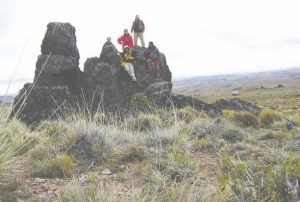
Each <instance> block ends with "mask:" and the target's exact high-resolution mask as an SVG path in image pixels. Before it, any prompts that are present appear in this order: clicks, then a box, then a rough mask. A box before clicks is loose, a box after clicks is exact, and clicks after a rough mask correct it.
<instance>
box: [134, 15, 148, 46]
mask: <svg viewBox="0 0 300 202" xmlns="http://www.w3.org/2000/svg"><path fill="white" fill-rule="evenodd" d="M133 31H134V35H133V37H134V45H135V46H137V40H138V38H140V40H141V43H142V47H143V48H145V42H144V31H145V24H144V22H143V21H142V20H141V19H140V16H139V15H136V16H135V21H133V23H132V26H131V34H132V33H133Z"/></svg>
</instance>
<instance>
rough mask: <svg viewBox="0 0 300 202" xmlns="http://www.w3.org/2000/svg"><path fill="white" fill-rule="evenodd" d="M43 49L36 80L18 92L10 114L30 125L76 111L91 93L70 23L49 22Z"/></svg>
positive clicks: (38, 62)
mask: <svg viewBox="0 0 300 202" xmlns="http://www.w3.org/2000/svg"><path fill="white" fill-rule="evenodd" d="M41 52H42V55H39V56H38V59H37V62H36V70H35V76H34V81H33V83H27V84H25V85H24V87H23V89H21V90H20V91H19V93H18V95H17V96H16V97H15V99H14V109H13V111H12V113H11V117H12V116H18V117H19V118H20V119H21V120H22V121H24V122H25V123H27V124H33V123H38V122H40V121H42V120H46V119H48V118H50V117H53V118H56V117H57V116H59V115H61V114H65V113H68V111H69V110H70V111H71V112H72V111H73V110H77V109H76V108H77V106H78V103H80V102H81V101H82V99H80V98H81V97H82V96H83V95H84V94H83V92H84V93H87V92H88V88H87V81H86V77H85V76H84V73H83V72H82V71H81V70H80V69H79V66H78V64H79V53H78V49H77V46H76V36H75V28H74V27H73V26H72V25H71V24H69V23H49V24H48V26H47V32H46V34H45V38H44V40H43V42H42V45H41ZM66 106H67V107H66ZM65 109H69V110H68V111H66V110H65Z"/></svg>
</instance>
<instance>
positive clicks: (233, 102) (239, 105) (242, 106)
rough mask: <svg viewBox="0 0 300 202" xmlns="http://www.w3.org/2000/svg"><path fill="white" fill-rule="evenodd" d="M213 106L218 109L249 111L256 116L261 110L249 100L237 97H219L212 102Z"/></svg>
mask: <svg viewBox="0 0 300 202" xmlns="http://www.w3.org/2000/svg"><path fill="white" fill-rule="evenodd" d="M214 106H215V108H220V109H229V110H235V111H249V112H251V113H252V114H254V115H256V116H258V115H259V114H260V112H261V108H259V107H257V106H255V105H253V104H251V103H249V102H246V101H243V100H240V99H238V98H233V99H220V100H217V101H216V102H215V103H214Z"/></svg>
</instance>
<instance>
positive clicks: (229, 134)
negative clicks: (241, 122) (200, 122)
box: [221, 129, 244, 143]
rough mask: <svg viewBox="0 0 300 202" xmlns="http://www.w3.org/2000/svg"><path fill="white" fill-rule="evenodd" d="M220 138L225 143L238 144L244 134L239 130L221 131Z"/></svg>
mask: <svg viewBox="0 0 300 202" xmlns="http://www.w3.org/2000/svg"><path fill="white" fill-rule="evenodd" d="M221 136H222V138H223V139H224V140H226V141H227V142H231V143H234V142H238V141H242V140H243V139H244V134H243V133H242V132H241V131H240V130H236V129H225V130H224V131H222V133H221Z"/></svg>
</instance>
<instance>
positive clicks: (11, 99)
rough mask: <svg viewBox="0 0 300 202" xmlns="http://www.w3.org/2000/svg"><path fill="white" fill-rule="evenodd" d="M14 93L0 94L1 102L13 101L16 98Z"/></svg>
mask: <svg viewBox="0 0 300 202" xmlns="http://www.w3.org/2000/svg"><path fill="white" fill-rule="evenodd" d="M14 97H15V96H14V95H7V96H5V95H0V103H2V102H3V101H5V103H12V102H13V100H14Z"/></svg>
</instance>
